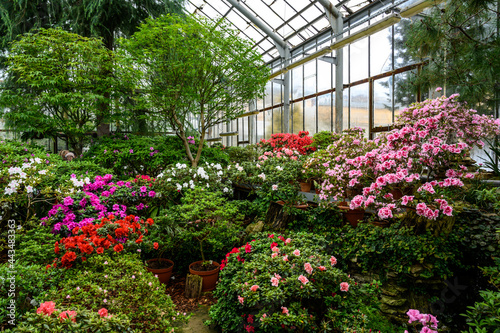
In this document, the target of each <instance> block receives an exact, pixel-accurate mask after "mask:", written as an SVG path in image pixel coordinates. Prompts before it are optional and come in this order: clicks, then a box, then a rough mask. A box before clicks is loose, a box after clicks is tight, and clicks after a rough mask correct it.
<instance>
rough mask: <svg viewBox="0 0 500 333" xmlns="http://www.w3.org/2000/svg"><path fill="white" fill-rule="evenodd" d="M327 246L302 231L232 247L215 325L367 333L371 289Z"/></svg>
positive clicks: (235, 328) (238, 328)
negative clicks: (329, 252) (354, 277)
mask: <svg viewBox="0 0 500 333" xmlns="http://www.w3.org/2000/svg"><path fill="white" fill-rule="evenodd" d="M327 243H328V242H327V241H326V239H325V238H322V237H320V236H314V235H312V234H305V233H304V234H302V233H301V234H297V235H296V236H294V237H293V238H284V237H283V236H278V235H269V236H267V235H266V236H263V237H262V238H259V239H257V240H255V241H252V242H249V243H247V244H246V245H243V246H241V247H239V248H234V249H233V250H232V251H231V252H229V253H228V254H227V255H226V259H225V260H223V262H222V264H221V270H222V271H221V273H220V280H219V284H218V286H217V289H216V291H215V293H214V296H216V297H217V298H218V302H217V304H215V305H213V306H212V307H211V309H210V316H211V318H212V322H213V323H216V324H217V325H219V326H220V327H221V328H222V329H223V330H224V331H230V332H244V331H246V332H256V331H259V332H284V331H303V332H314V331H330V330H334V331H336V330H339V331H342V332H344V331H348V330H349V331H354V330H357V331H358V332H368V329H369V328H368V324H367V320H366V314H365V310H366V309H367V308H366V306H367V305H368V304H375V303H376V300H375V298H374V297H371V295H372V291H373V290H372V291H370V290H368V289H365V288H364V287H362V286H360V285H358V284H357V283H356V282H355V281H354V280H352V279H351V278H350V277H349V276H348V275H347V274H346V273H344V272H342V271H341V270H339V269H338V268H337V267H335V266H336V265H337V264H338V263H337V259H336V258H335V257H334V256H331V255H327V254H326V253H325V248H326V246H327ZM371 302H373V303H371ZM342 329H346V330H342ZM363 329H365V330H364V331H363Z"/></svg>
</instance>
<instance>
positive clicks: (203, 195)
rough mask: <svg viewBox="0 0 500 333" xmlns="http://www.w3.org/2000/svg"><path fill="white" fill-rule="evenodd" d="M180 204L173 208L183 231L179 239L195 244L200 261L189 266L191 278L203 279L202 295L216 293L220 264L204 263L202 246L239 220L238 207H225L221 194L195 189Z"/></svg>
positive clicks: (224, 199)
mask: <svg viewBox="0 0 500 333" xmlns="http://www.w3.org/2000/svg"><path fill="white" fill-rule="evenodd" d="M181 201H182V204H181V205H179V206H177V207H176V210H177V212H178V213H179V217H180V223H181V227H182V232H181V233H182V235H181V237H182V238H183V239H186V240H192V241H196V242H197V245H198V247H199V250H200V256H201V260H199V261H195V262H193V263H191V264H190V265H189V272H190V273H191V274H195V275H200V276H201V277H202V278H203V286H202V291H210V290H213V289H215V284H216V282H217V279H218V277H219V266H220V265H219V263H217V262H215V261H213V260H207V259H206V258H205V253H204V249H203V245H204V244H205V242H210V241H211V238H212V237H211V236H213V234H215V233H217V232H218V229H219V228H223V227H224V226H226V224H228V223H232V220H234V219H235V217H236V216H238V211H237V206H236V205H230V204H228V201H227V199H226V198H224V196H223V194H222V192H212V191H210V190H208V189H205V188H202V187H195V188H194V189H192V190H189V191H187V192H186V194H185V196H184V197H183V198H182V200H181Z"/></svg>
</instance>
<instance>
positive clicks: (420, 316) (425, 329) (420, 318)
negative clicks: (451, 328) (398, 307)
mask: <svg viewBox="0 0 500 333" xmlns="http://www.w3.org/2000/svg"><path fill="white" fill-rule="evenodd" d="M406 314H407V315H408V317H409V318H410V320H408V323H409V324H412V323H414V324H413V325H414V328H415V332H416V331H417V330H416V327H415V324H417V323H420V324H421V325H422V329H421V330H420V333H437V332H438V331H437V328H438V322H439V321H438V320H437V319H436V317H434V316H433V315H430V314H425V313H420V311H418V310H414V309H410V310H408V312H407V313H406ZM405 333H408V331H407V330H405Z"/></svg>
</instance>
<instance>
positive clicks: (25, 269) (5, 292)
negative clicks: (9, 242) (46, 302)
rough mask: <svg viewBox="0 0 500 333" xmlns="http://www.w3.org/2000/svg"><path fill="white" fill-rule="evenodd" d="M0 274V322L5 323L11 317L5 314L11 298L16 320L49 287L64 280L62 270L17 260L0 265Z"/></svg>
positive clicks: (35, 303) (35, 304) (18, 255)
mask: <svg viewBox="0 0 500 333" xmlns="http://www.w3.org/2000/svg"><path fill="white" fill-rule="evenodd" d="M52 247H53V244H52ZM32 255H34V253H33V254H32ZM16 258H20V254H19V253H17V257H16ZM11 272H15V273H11ZM0 276H1V277H2V278H5V279H1V281H0V293H1V294H2V298H1V299H0V322H2V323H6V322H7V321H8V320H10V319H11V318H10V317H8V316H7V314H8V312H9V309H7V305H8V304H10V302H11V300H14V301H15V306H16V310H15V313H16V322H17V321H19V320H20V318H21V316H22V315H23V314H24V313H26V312H28V311H32V310H33V306H37V305H38V304H39V302H40V301H41V300H42V299H44V297H45V294H46V293H48V291H49V290H50V289H52V288H56V287H57V286H58V285H59V283H61V282H62V281H63V280H64V271H63V270H53V269H50V270H46V269H45V264H41V265H39V264H35V265H25V264H21V263H20V262H17V263H16V264H15V265H12V266H11V265H10V263H6V264H2V265H0ZM11 278H13V279H11ZM14 281H15V282H14ZM12 282H14V283H12ZM11 286H12V287H11ZM11 288H12V289H11Z"/></svg>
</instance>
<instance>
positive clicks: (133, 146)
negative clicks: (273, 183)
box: [83, 134, 228, 179]
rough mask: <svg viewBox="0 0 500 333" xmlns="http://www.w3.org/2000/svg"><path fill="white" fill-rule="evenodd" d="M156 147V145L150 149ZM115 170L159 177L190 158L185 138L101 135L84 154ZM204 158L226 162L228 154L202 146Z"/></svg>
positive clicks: (123, 174)
mask: <svg viewBox="0 0 500 333" xmlns="http://www.w3.org/2000/svg"><path fill="white" fill-rule="evenodd" d="M151 148H153V149H151ZM83 160H84V161H92V162H94V163H97V164H99V165H101V166H103V167H104V168H109V169H112V170H113V174H114V175H117V176H118V177H120V178H121V179H127V178H129V177H131V176H132V177H133V176H135V175H148V176H151V177H156V176H157V175H158V174H160V173H161V171H162V170H164V169H165V168H167V167H168V166H170V165H173V164H174V163H179V162H182V161H187V157H186V153H185V150H184V147H183V145H182V141H181V140H180V139H179V138H178V137H176V136H139V135H131V134H128V135H119V134H117V135H112V136H109V137H102V138H99V140H98V141H96V142H94V143H93V145H92V146H91V147H90V149H89V150H88V151H87V152H86V153H85V154H84V155H83ZM201 161H202V162H210V163H214V162H215V163H221V164H222V165H226V164H227V162H228V157H227V155H226V154H225V153H224V152H223V151H222V150H221V149H218V148H209V147H206V146H205V147H204V148H203V155H202V157H201Z"/></svg>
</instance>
